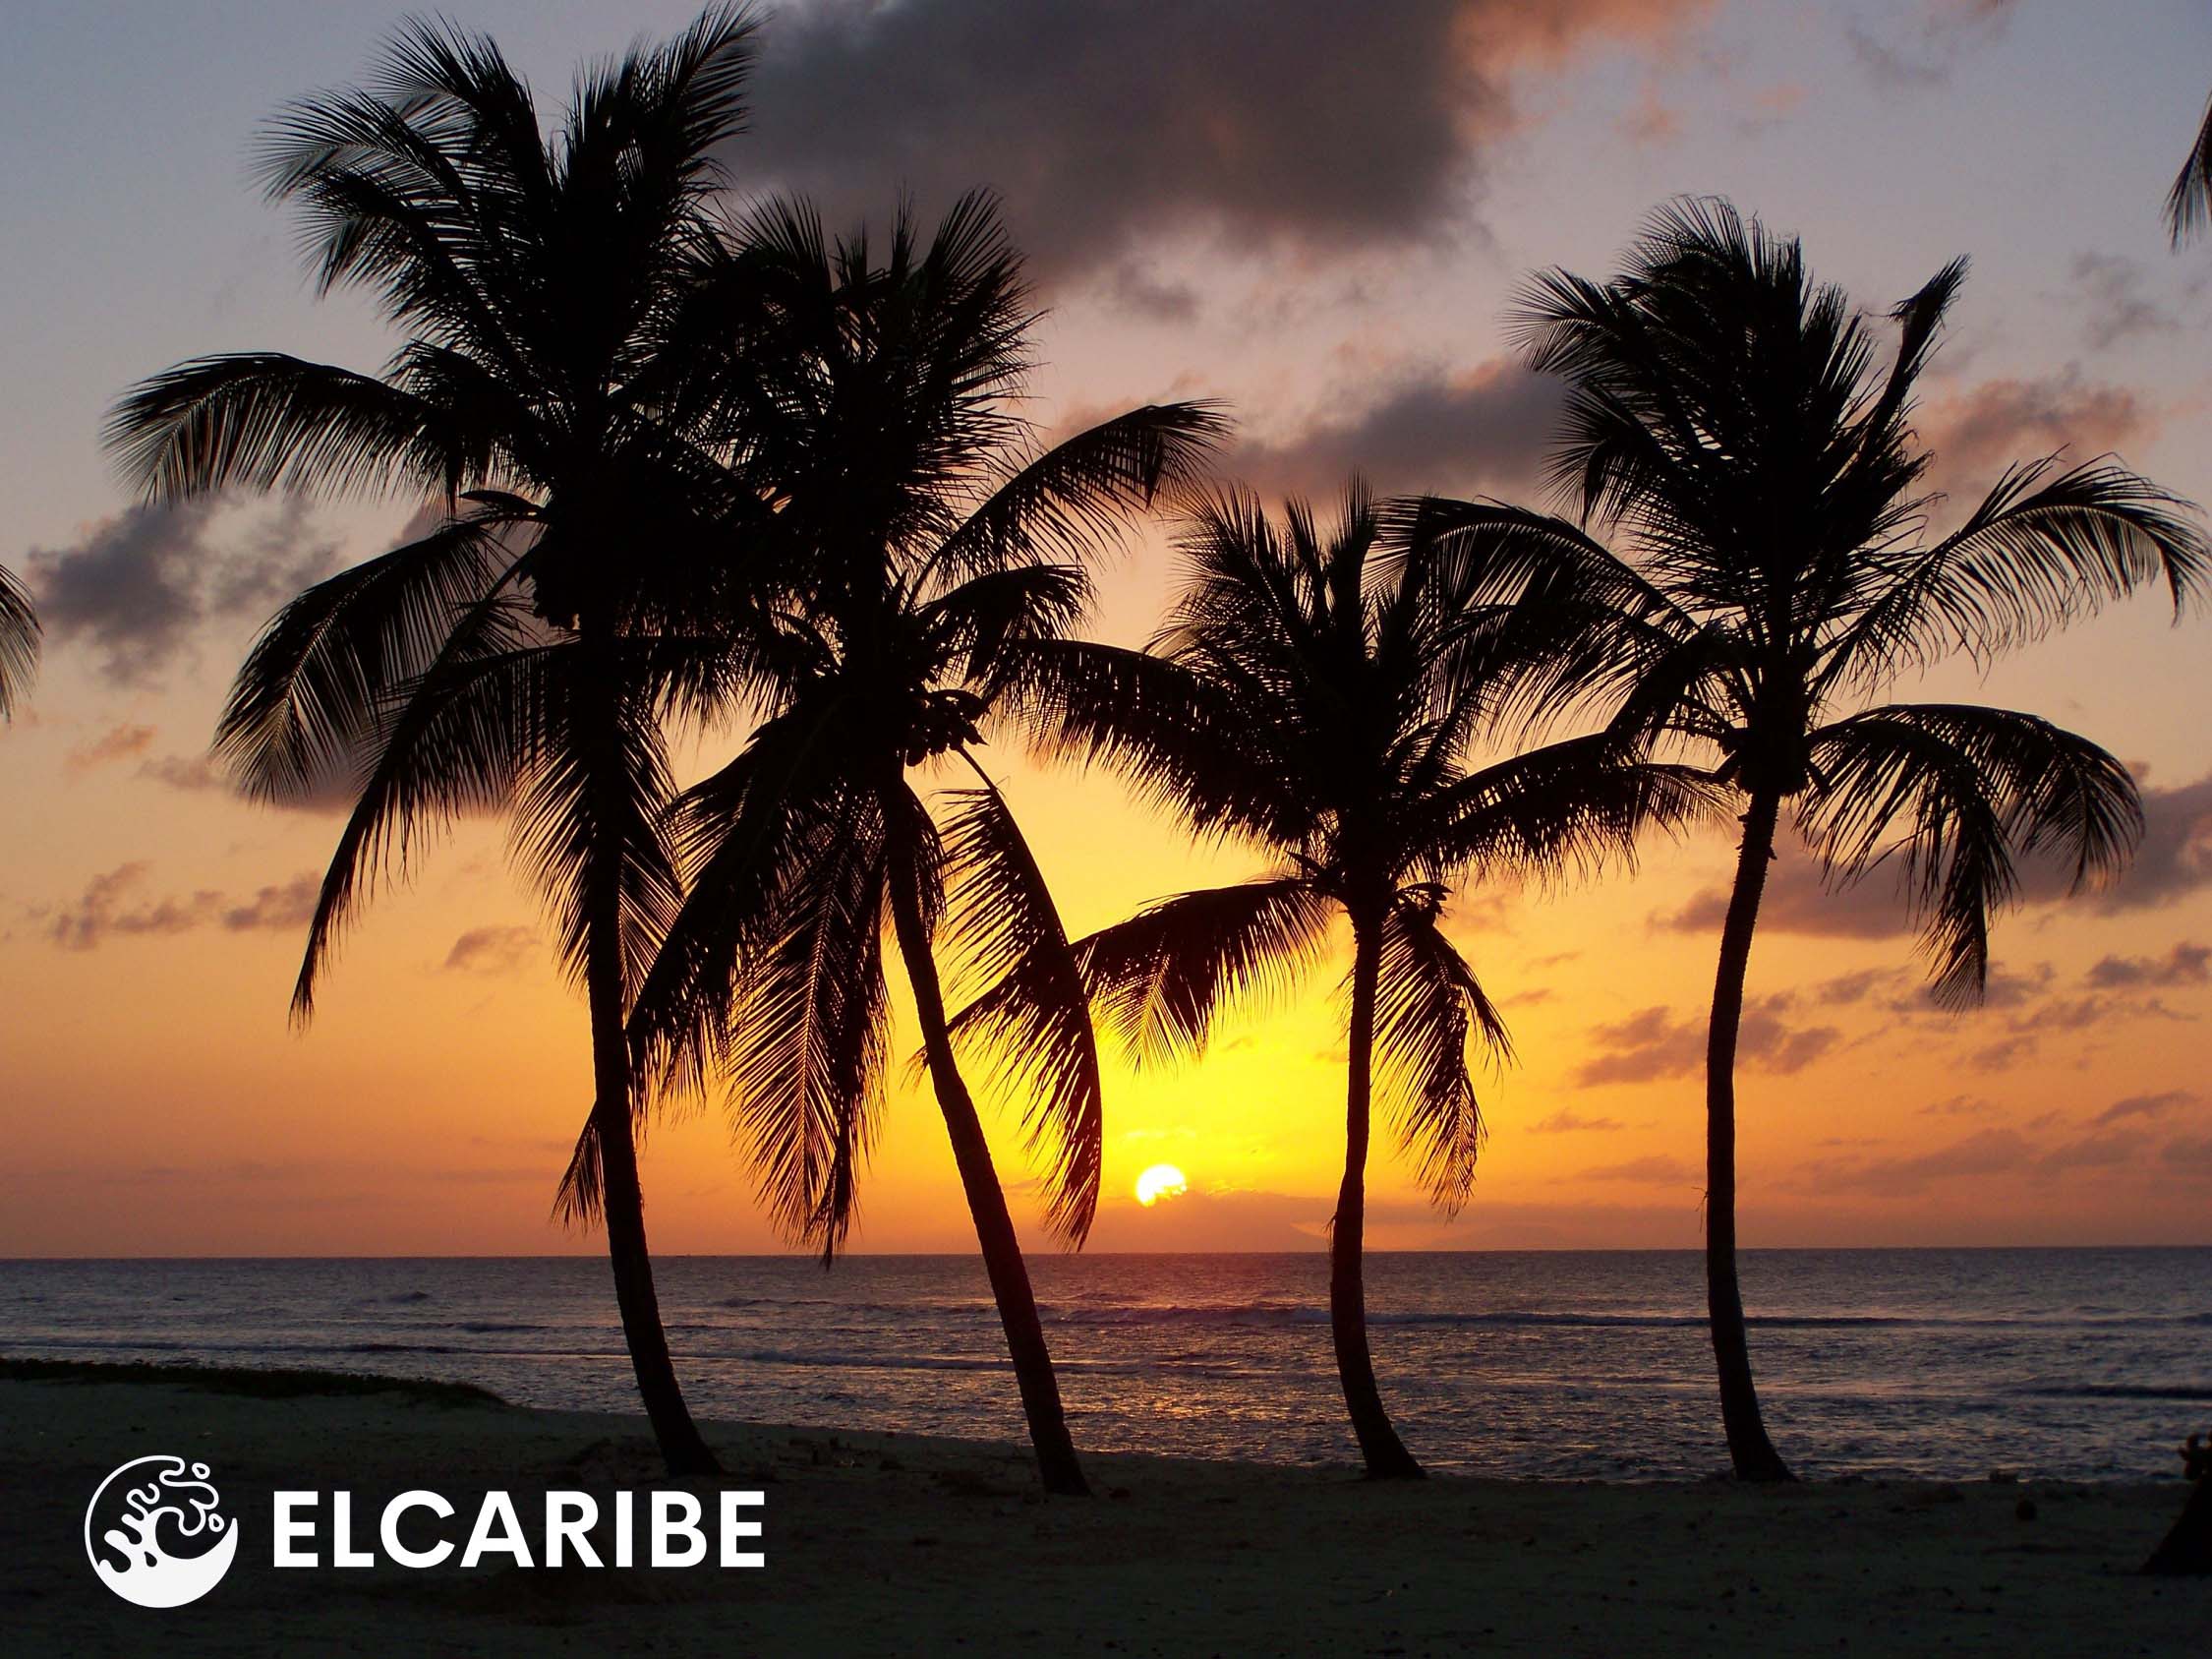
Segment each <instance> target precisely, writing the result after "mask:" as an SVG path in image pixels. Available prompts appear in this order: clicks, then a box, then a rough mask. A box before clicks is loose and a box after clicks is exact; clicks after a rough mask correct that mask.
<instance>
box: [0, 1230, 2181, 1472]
mask: <svg viewBox="0 0 2212 1659" xmlns="http://www.w3.org/2000/svg"><path fill="white" fill-rule="evenodd" d="M656 1266H657V1271H658V1274H659V1281H660V1293H661V1307H662V1313H663V1316H664V1318H665V1320H666V1322H667V1325H668V1329H669V1340H670V1343H671V1345H672V1347H673V1349H674V1352H675V1356H676V1363H677V1366H678V1369H679V1372H680V1374H681V1376H682V1380H683V1383H684V1387H685V1389H686V1392H688V1394H689V1397H690V1399H691V1403H692V1406H693V1409H694V1411H695V1412H696V1413H698V1414H699V1415H700V1416H703V1417H709V1418H713V1417H727V1418H739V1419H746V1420H751V1421H758V1422H769V1423H789V1424H804V1425H816V1426H822V1427H827V1428H867V1429H878V1430H882V1429H889V1430H898V1431H916V1432H922V1433H930V1434H947V1435H963V1436H970V1437H977V1438H990V1439H1001V1440H1013V1439H1019V1437H1020V1435H1021V1433H1022V1425H1021V1418H1020V1409H1019V1402H1018V1400H1017V1398H1016V1394H1015V1388H1014V1379H1013V1376H1012V1373H1011V1372H1010V1370H1009V1369H1008V1366H1007V1361H1006V1357H1005V1344H1004V1340H1003V1337H1002V1335H1001V1333H1000V1330H999V1323H998V1315H997V1312H996V1310H995V1308H994V1307H993V1304H992V1301H991V1296H990V1289H989V1286H988V1284H987V1283H986V1281H985V1279H984V1275H983V1270H982V1266H981V1264H980V1263H979V1262H978V1261H977V1260H975V1259H974V1258H972V1257H966V1256H856V1257H851V1258H848V1259H846V1260H845V1261H843V1262H841V1263H839V1264H838V1265H837V1266H836V1267H835V1268H834V1269H831V1270H828V1271H825V1270H824V1269H822V1268H821V1267H820V1266H819V1265H817V1264H816V1263H814V1262H812V1261H808V1260H802V1259H796V1258H790V1257H698V1256H693V1257H666V1258H662V1259H661V1260H660V1261H659V1262H658V1263H657V1264H656ZM1030 1273H1031V1274H1032V1276H1033V1278H1034V1280H1035V1283H1036V1289H1037V1298H1038V1301H1039V1304H1040V1305H1041V1307H1042V1310H1043V1314H1044V1321H1045V1329H1046V1335H1047V1337H1048V1339H1049V1340H1050V1342H1051V1345H1052V1351H1053V1356H1054V1359H1055V1360H1056V1361H1057V1363H1058V1366H1059V1371H1060V1385H1061V1391H1062V1393H1063V1395H1064V1396H1065V1398H1066V1400H1067V1404H1068V1411H1069V1417H1070V1419H1071V1422H1072V1425H1073V1427H1074V1430H1075V1435H1076V1439H1077V1444H1078V1445H1079V1446H1084V1447H1092V1448H1098V1449H1112V1450H1129V1451H1143V1452H1169V1453H1177V1454H1183V1455H1191V1456H1208V1457H1235V1458H1249V1459H1255V1460H1262V1461H1268V1462H1284V1463H1303V1464H1331V1463H1349V1462H1350V1461H1352V1459H1353V1458H1354V1457H1355V1455H1356V1452H1355V1449H1354V1447H1353V1444H1352V1440H1351V1435H1350V1431H1349V1429H1348V1428H1347V1426H1346V1424H1345V1421H1344V1417H1343V1406H1342V1398H1341V1396H1340V1394H1339V1392H1338V1390H1337V1382H1336V1374H1335V1369H1334V1364H1333V1361H1332V1358H1331V1352H1330V1346H1329V1333H1328V1316H1327V1299H1328V1272H1327V1261H1326V1259H1325V1257H1323V1256H1321V1255H1319V1254H1309V1255H1189V1256H1164V1255H1163V1256H1136V1255H1131V1256H1112V1255H1100V1256H1090V1255H1084V1256H1049V1255H1044V1254H1041V1253H1040V1254H1039V1255H1037V1256H1035V1257H1033V1258H1032V1259H1031V1262H1030ZM1742 1274H1743V1285H1744V1301H1745V1305H1746V1307H1747V1308H1748V1309H1749V1310H1750V1313H1751V1352H1752V1361H1753V1365H1754V1367H1755V1369H1756V1371H1757V1373H1758V1377H1759V1383H1760V1392H1761V1397H1762V1399H1763V1400H1764V1402H1765V1406H1766V1413H1767V1421H1768V1426H1769V1428H1770V1430H1771V1431H1772V1433H1773V1435H1774V1438H1775V1442H1776V1444H1777V1445H1778V1446H1779V1447H1780V1448H1781V1449H1782V1450H1783V1452H1784V1453H1785V1455H1787V1456H1788V1457H1789V1458H1790V1460H1791V1461H1792V1462H1793V1463H1795V1464H1796V1465H1797V1466H1798V1467H1799V1468H1800V1469H1801V1470H1802V1471H1803V1472H1805V1473H1808V1474H1818V1475H1828V1476H1835V1475H1843V1474H1851V1473H1857V1474H1864V1475H1868V1476H1894V1475H1911V1476H1926V1477H1936V1478H1947V1479H1961V1478H1973V1479H1979V1478H1982V1477H1984V1476H1986V1475H1988V1474H1989V1473H1990V1472H1991V1471H1993V1470H2004V1471H2008V1472H2012V1473H2017V1474H2019V1475H2020V1476H2022V1477H2025V1478H2035V1477H2044V1478H2065V1479H2092V1480H2095V1479H2115V1478H2132V1477H2141V1476H2160V1475H2172V1474H2175V1473H2177V1472H2178V1471H2179V1469H2180V1463H2179V1461H2178V1459H2177V1458H2176V1456H2175V1450H2174V1449H2175V1447H2176V1446H2177V1445H2178V1444H2179V1443H2180V1441H2181V1440H2182V1438H2183V1435H2184V1434H2185V1433H2187V1432H2189V1431H2191V1430H2200V1431H2201V1430H2212V1249H2193V1250H2188V1249H2174V1250H2148V1249H2146V1250H1760V1251H1748V1252H1746V1253H1745V1254H1744V1257H1743V1264H1742ZM1703 1304H1704V1277H1703V1273H1702V1269H1701V1266H1700V1261H1699V1258H1698V1256H1697V1255H1696V1254H1695V1253H1694V1252H1688V1251H1589V1252H1483V1253H1454V1254H1444V1253H1438V1254H1377V1255H1374V1256H1370V1257H1369V1258H1368V1317H1369V1326H1370V1333H1371V1338H1372V1343H1373V1348H1374V1356H1375V1369H1376V1373H1377V1375H1378V1377H1379V1379H1380V1382H1381V1386H1382V1393H1383V1397H1384V1399H1385V1401H1386V1402H1387V1403H1388V1405H1389V1407H1390V1410H1391V1412H1392V1414H1393V1416H1394V1417H1395V1419H1396V1421H1397V1423H1398V1426H1399V1429H1400V1431H1401V1433H1402V1434H1403V1436H1404V1438H1405V1440H1406V1442H1407V1444H1408V1445H1409V1446H1410V1447H1411V1448H1412V1449H1413V1450H1414V1451H1415V1452H1416V1454H1417V1455H1419V1456H1420V1457H1421V1458H1422V1459H1423V1460H1424V1461H1426V1462H1427V1463H1428V1464H1430V1465H1431V1466H1433V1467H1437V1468H1450V1469H1459V1470H1464V1471H1467V1472H1471V1473H1480V1474H1485V1475H1504V1476H1541V1477H1546V1478H1560V1477H1598V1478H1608V1479H1680V1478H1684V1477H1696V1476H1700V1475H1705V1474H1709V1473H1713V1472H1715V1471H1716V1470H1717V1469H1720V1468H1722V1467H1723V1466H1724V1464H1725V1453H1724V1452H1723V1450H1722V1443H1721V1440H1720V1431H1719V1411H1718V1406H1717V1399H1716V1395H1715V1389H1714V1382H1713V1372H1712V1350H1711V1347H1710V1345H1709V1343H1708V1340H1707V1336H1706V1331H1705V1324H1704V1319H1703ZM0 1353H5V1354H7V1355H10V1356H15V1357H25V1356H44V1357H51V1358H77V1359H102V1360H161V1361H171V1362H175V1361H200V1362H205V1363H211V1364H224V1365H249V1366H264V1365H267V1366H273V1365H291V1366H313V1367H319V1368H326V1369H340V1370H352V1371H372V1372H381V1373H388V1374H392V1375H398V1376H409V1377H429V1378H439V1379H449V1380H454V1381H460V1382H468V1383H476V1384H480V1385H482V1386H484V1387H486V1388H489V1389H492V1390H494V1391H495V1392H498V1393H499V1394H501V1395H503V1396H505V1397H506V1398H508V1399H510V1400H513V1401H515V1402H516V1403H518V1404H524V1405H538V1406H556V1407H577V1408H587V1409H595V1410H623V1411H627V1410H634V1409H635V1407H636V1395H635V1392H634V1390H633V1388H632V1385H631V1381H630V1374H629V1364H628V1360H627V1358H626V1356H625V1354H624V1350H623V1347H622V1342H621V1335H620V1330H619V1327H618V1325H617V1323H616V1321H615V1316H614V1302H613V1295H612V1290H611V1285H610V1282H609V1277H608V1270H607V1266H606V1264H605V1262H604V1261H601V1260H597V1259H593V1258H588V1257H534V1258H523V1259H515V1260H502V1259H490V1258H463V1259H437V1260H402V1259H374V1260H347V1261H332V1260H313V1261H292V1260H283V1261H276V1260H269V1261H216V1260H185V1261H99V1262H91V1261H68V1262H64V1261H42V1262H40V1261H19V1262H0Z"/></svg>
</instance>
